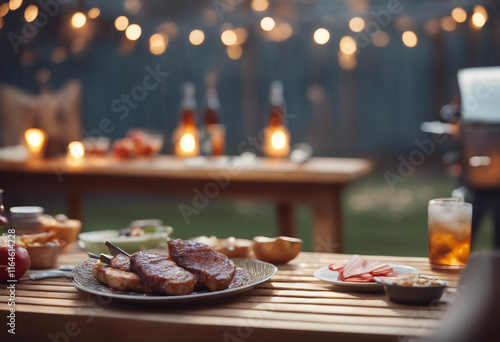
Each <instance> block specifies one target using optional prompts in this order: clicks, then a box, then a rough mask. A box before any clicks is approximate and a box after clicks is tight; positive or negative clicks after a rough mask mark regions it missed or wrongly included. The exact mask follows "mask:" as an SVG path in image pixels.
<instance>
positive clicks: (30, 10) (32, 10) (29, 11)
mask: <svg viewBox="0 0 500 342" xmlns="http://www.w3.org/2000/svg"><path fill="white" fill-rule="evenodd" d="M37 16H38V7H37V6H36V5H29V6H28V7H26V9H25V10H24V19H25V20H26V22H28V23H31V22H32V21H33V20H35V19H36V17H37Z"/></svg>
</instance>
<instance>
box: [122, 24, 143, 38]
mask: <svg viewBox="0 0 500 342" xmlns="http://www.w3.org/2000/svg"><path fill="white" fill-rule="evenodd" d="M141 34H142V29H141V27H140V26H139V25H137V24H132V25H129V27H127V29H126V30H125V36H126V37H127V38H128V39H129V40H137V39H139V37H140V36H141Z"/></svg>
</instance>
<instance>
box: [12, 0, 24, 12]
mask: <svg viewBox="0 0 500 342" xmlns="http://www.w3.org/2000/svg"><path fill="white" fill-rule="evenodd" d="M22 4H23V0H10V1H9V9H10V10H11V11H15V10H16V9H18V8H19V7H21V5H22Z"/></svg>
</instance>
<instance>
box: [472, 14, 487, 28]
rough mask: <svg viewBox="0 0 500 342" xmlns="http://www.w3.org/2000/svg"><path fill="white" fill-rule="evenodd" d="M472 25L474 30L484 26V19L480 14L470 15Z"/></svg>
mask: <svg viewBox="0 0 500 342" xmlns="http://www.w3.org/2000/svg"><path fill="white" fill-rule="evenodd" d="M472 24H473V25H474V26H475V27H476V28H481V27H483V26H484V24H486V18H485V17H484V15H483V14H482V13H479V12H476V13H474V14H473V15H472Z"/></svg>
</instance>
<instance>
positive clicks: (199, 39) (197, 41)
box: [189, 30, 205, 45]
mask: <svg viewBox="0 0 500 342" xmlns="http://www.w3.org/2000/svg"><path fill="white" fill-rule="evenodd" d="M204 41H205V33H203V31H202V30H193V31H191V33H190V34H189V42H190V43H191V44H193V45H201V44H202V43H203V42H204Z"/></svg>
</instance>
